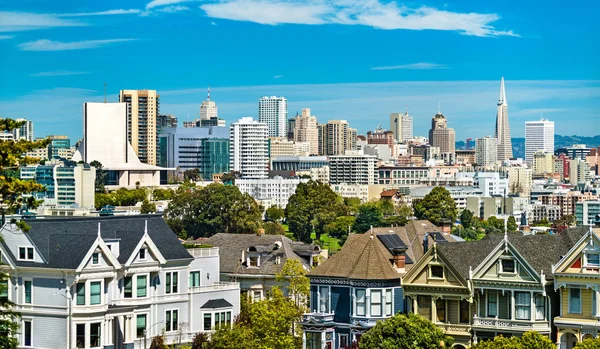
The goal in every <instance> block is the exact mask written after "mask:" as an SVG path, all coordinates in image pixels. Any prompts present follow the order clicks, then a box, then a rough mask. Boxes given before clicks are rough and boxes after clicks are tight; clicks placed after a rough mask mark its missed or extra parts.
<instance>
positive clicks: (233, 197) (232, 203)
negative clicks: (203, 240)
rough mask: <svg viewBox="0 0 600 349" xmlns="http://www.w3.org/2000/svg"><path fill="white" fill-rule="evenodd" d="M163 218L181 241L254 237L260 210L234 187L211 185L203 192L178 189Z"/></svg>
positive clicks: (200, 189) (258, 227) (204, 188)
mask: <svg viewBox="0 0 600 349" xmlns="http://www.w3.org/2000/svg"><path fill="white" fill-rule="evenodd" d="M164 216H165V220H166V222H167V223H168V224H169V226H170V227H171V229H173V231H175V232H176V233H177V234H178V235H179V236H180V237H181V238H187V237H194V238H197V237H200V236H205V237H208V236H211V235H213V234H216V233H237V234H240V233H241V234H243V233H247V234H255V233H257V232H258V229H260V228H261V224H260V222H261V218H262V208H261V207H260V206H259V205H258V204H257V203H256V201H255V200H254V199H253V198H252V197H251V196H250V195H248V194H247V193H244V194H242V193H241V192H240V191H239V189H238V188H237V187H235V186H232V185H223V184H218V183H212V184H209V185H208V186H206V187H203V188H194V187H186V188H180V190H178V191H177V193H176V195H175V197H173V200H172V201H171V202H170V203H169V206H168V207H167V209H166V210H165V213H164Z"/></svg>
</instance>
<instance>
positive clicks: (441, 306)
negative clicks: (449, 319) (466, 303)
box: [435, 298, 446, 322]
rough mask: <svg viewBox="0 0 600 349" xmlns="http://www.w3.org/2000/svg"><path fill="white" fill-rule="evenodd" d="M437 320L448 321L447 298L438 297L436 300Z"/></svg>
mask: <svg viewBox="0 0 600 349" xmlns="http://www.w3.org/2000/svg"><path fill="white" fill-rule="evenodd" d="M435 312H436V320H437V321H438V322H446V300H445V299H441V298H438V299H436V300H435Z"/></svg>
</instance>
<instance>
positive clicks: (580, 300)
mask: <svg viewBox="0 0 600 349" xmlns="http://www.w3.org/2000/svg"><path fill="white" fill-rule="evenodd" d="M568 290H569V298H568V300H567V301H568V302H569V303H568V304H567V307H568V311H569V314H581V313H582V311H583V294H582V293H583V292H582V291H583V290H582V289H581V288H577V290H579V312H576V313H575V312H573V311H572V310H571V290H574V288H569V289H568Z"/></svg>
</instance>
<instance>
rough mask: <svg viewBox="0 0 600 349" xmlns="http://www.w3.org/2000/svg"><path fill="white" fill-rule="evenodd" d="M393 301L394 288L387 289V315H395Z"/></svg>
mask: <svg viewBox="0 0 600 349" xmlns="http://www.w3.org/2000/svg"><path fill="white" fill-rule="evenodd" d="M392 301H393V299H392V290H385V315H388V316H391V315H393V313H394V310H393V308H392Z"/></svg>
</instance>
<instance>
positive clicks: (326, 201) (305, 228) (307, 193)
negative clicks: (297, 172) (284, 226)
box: [285, 180, 345, 242]
mask: <svg viewBox="0 0 600 349" xmlns="http://www.w3.org/2000/svg"><path fill="white" fill-rule="evenodd" d="M344 209H345V207H344V204H343V201H342V198H341V197H340V196H339V195H338V194H336V193H335V192H334V191H333V190H331V187H329V186H328V185H327V184H323V183H321V182H316V181H312V180H311V181H308V182H307V183H300V184H299V185H298V187H297V188H296V192H295V193H294V194H293V195H292V196H291V197H290V199H289V201H288V204H287V206H286V208H285V218H286V220H287V223H288V225H289V228H290V231H292V232H293V233H294V236H295V238H296V239H297V240H299V241H303V242H310V241H311V237H310V235H311V233H312V231H313V228H314V231H315V233H316V240H319V239H320V238H321V234H322V233H324V232H325V226H327V224H329V223H331V222H333V221H334V220H335V219H336V217H337V216H338V215H341V214H342V213H343V212H344Z"/></svg>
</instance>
